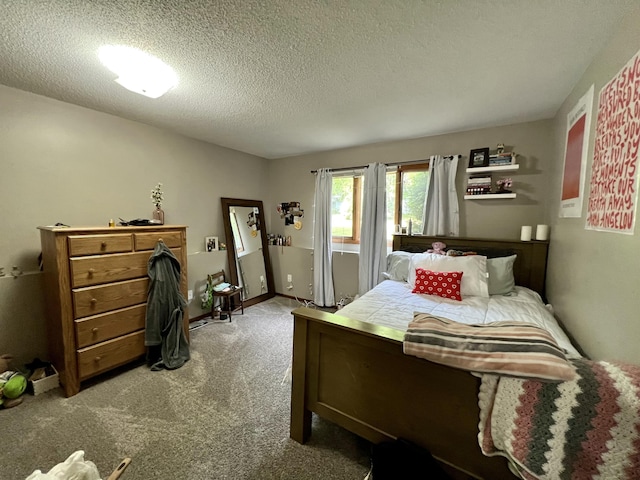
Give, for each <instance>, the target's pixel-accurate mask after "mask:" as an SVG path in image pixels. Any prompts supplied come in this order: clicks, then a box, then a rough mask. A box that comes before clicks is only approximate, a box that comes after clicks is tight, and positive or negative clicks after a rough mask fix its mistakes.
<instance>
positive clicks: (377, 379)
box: [290, 235, 549, 479]
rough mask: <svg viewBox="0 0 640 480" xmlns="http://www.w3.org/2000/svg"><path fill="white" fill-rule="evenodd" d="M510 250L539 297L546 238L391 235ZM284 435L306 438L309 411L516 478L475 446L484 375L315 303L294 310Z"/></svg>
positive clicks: (414, 242) (424, 244)
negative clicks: (433, 358) (409, 351)
mask: <svg viewBox="0 0 640 480" xmlns="http://www.w3.org/2000/svg"><path fill="white" fill-rule="evenodd" d="M434 241H444V242H445V243H446V244H447V249H449V248H453V249H456V250H466V251H469V250H473V251H476V252H478V253H481V254H488V255H489V256H505V255H508V254H513V253H516V254H517V255H518V257H517V260H516V262H515V264H514V277H515V279H516V284H517V285H522V286H526V287H529V288H531V289H532V290H535V291H537V292H538V293H540V294H541V295H542V296H543V298H544V282H545V274H546V261H547V251H548V246H549V245H548V242H540V241H532V242H520V241H517V242H512V241H506V240H486V239H474V238H447V237H427V236H406V235H397V236H394V242H393V249H394V250H406V251H415V252H424V251H426V250H427V249H428V248H431V243H433V242H434ZM293 315H294V335H293V367H292V375H293V379H292V392H291V423H290V436H291V438H292V439H294V440H296V441H297V442H300V443H304V442H305V441H306V440H307V439H308V438H309V436H310V435H311V419H312V413H315V414H317V415H319V416H320V417H323V418H325V419H327V420H329V421H331V422H334V423H336V424H337V425H340V426H341V427H343V428H345V429H347V430H349V431H351V432H353V433H355V434H357V435H359V436H361V437H363V438H365V439H367V440H369V441H371V442H373V443H379V442H382V441H385V440H394V439H396V438H399V437H401V438H405V439H407V440H410V441H412V442H414V443H416V444H418V445H420V446H422V447H424V448H427V449H428V450H429V451H430V452H431V453H432V455H433V456H434V457H436V458H437V459H438V460H440V461H441V462H443V463H445V464H448V465H451V466H452V467H454V468H455V469H457V470H458V471H460V472H464V473H466V474H467V475H470V476H472V477H475V478H485V479H498V478H500V479H502V478H514V476H513V474H511V472H510V471H509V470H508V467H507V462H506V460H505V459H504V458H501V457H491V458H490V457H485V456H484V455H483V454H482V452H481V451H480V447H479V445H478V438H477V437H478V423H479V415H480V410H479V407H478V388H479V385H480V379H479V378H477V377H475V376H473V375H471V374H470V373H468V372H465V371H463V370H458V369H454V368H451V367H446V366H443V365H439V364H436V363H432V362H429V361H427V360H423V359H420V358H417V357H413V356H409V355H405V354H404V353H403V352H402V341H403V336H404V332H401V331H398V330H394V329H391V328H387V327H383V326H378V325H373V324H369V323H365V322H361V321H358V320H354V319H349V318H346V317H342V316H340V315H336V314H331V313H327V312H324V311H321V310H316V309H311V308H298V309H296V310H294V311H293Z"/></svg>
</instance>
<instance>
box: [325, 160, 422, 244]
mask: <svg viewBox="0 0 640 480" xmlns="http://www.w3.org/2000/svg"><path fill="white" fill-rule="evenodd" d="M391 168H394V167H388V169H389V170H388V171H387V175H389V174H390V173H392V172H393V170H390V169H391ZM429 170H430V169H429V161H428V160H426V161H424V162H420V163H411V164H405V165H402V164H400V165H397V166H396V167H395V177H396V180H395V202H396V204H395V208H394V212H393V223H394V224H395V225H399V224H400V220H401V219H402V180H403V178H402V177H403V174H404V173H405V172H415V171H426V172H428V171H429ZM335 177H336V178H337V177H350V178H352V179H353V220H352V223H351V236H333V235H332V237H331V241H332V242H333V243H347V244H360V226H361V223H362V218H361V216H362V200H361V197H362V186H363V183H364V182H363V181H364V176H363V175H362V173H352V174H348V175H336V176H335Z"/></svg>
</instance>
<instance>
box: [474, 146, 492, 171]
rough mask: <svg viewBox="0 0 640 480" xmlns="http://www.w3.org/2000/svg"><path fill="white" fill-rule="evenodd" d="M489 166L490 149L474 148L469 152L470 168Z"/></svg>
mask: <svg viewBox="0 0 640 480" xmlns="http://www.w3.org/2000/svg"><path fill="white" fill-rule="evenodd" d="M488 166H489V147H486V148H474V149H473V150H471V152H469V168H478V167H488Z"/></svg>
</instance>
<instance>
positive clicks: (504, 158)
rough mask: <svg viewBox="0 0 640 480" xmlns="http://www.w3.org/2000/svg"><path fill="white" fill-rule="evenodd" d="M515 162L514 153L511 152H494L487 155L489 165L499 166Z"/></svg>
mask: <svg viewBox="0 0 640 480" xmlns="http://www.w3.org/2000/svg"><path fill="white" fill-rule="evenodd" d="M514 163H515V154H514V153H513V152H502V153H494V154H491V155H489V166H490V167H499V166H501V165H512V164H514Z"/></svg>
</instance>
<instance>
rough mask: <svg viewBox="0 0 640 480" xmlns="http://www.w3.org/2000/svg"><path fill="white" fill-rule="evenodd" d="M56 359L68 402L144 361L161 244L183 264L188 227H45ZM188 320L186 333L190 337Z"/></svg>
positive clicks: (183, 286)
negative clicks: (152, 269) (153, 268)
mask: <svg viewBox="0 0 640 480" xmlns="http://www.w3.org/2000/svg"><path fill="white" fill-rule="evenodd" d="M39 229H40V239H41V243H42V260H43V265H44V289H45V298H46V311H47V312H46V313H47V337H48V341H49V355H50V357H51V361H52V362H53V363H54V365H55V367H56V369H57V370H58V373H59V374H60V382H61V383H62V385H63V387H64V391H65V394H66V395H67V396H68V397H69V396H71V395H75V394H76V393H78V391H79V390H80V384H81V382H83V381H84V380H87V379H88V378H91V377H93V376H95V375H98V374H100V373H103V372H106V371H108V370H111V369H113V368H115V367H118V366H120V365H124V364H126V363H129V362H131V361H133V360H136V359H139V358H140V357H143V356H144V355H145V353H146V347H145V345H144V328H145V315H146V301H147V293H148V292H147V291H148V288H149V278H148V276H147V264H148V261H149V257H150V256H151V254H152V252H153V249H154V248H155V246H156V243H157V242H158V241H159V240H162V241H163V242H164V243H165V244H166V245H167V246H168V247H169V248H171V251H172V252H173V254H174V255H175V256H176V258H178V260H179V261H180V265H181V278H180V290H181V292H182V294H183V295H184V296H185V298H186V296H187V249H186V241H187V238H186V227H185V226H182V225H174V226H168V225H167V226H158V227H155V226H154V227H112V228H107V227H105V228H101V227H93V228H92V227H87V228H60V227H39ZM188 327H189V315H188V313H187V312H185V315H184V329H185V334H186V335H187V338H188V335H189V328H188Z"/></svg>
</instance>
